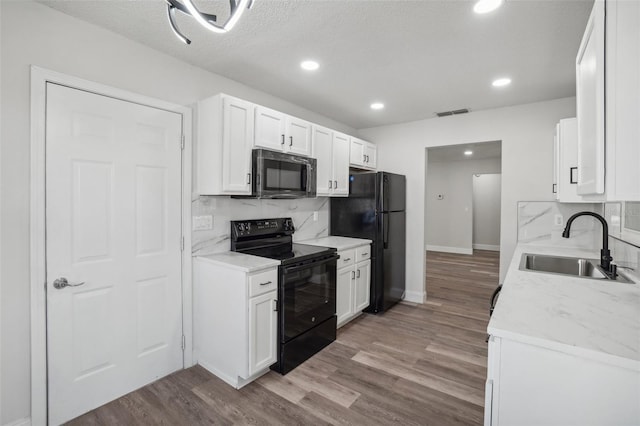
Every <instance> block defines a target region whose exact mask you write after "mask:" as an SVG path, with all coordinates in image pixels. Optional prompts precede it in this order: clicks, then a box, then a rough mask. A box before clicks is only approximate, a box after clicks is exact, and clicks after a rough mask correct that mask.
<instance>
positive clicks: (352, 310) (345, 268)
mask: <svg viewBox="0 0 640 426" xmlns="http://www.w3.org/2000/svg"><path fill="white" fill-rule="evenodd" d="M338 254H339V255H340V259H338V270H337V280H336V314H337V317H338V318H337V321H338V328H340V327H342V326H343V325H344V324H346V323H347V322H349V321H351V320H352V319H354V318H355V317H357V316H358V315H360V314H361V313H362V310H363V309H365V308H367V307H368V306H369V300H370V285H371V260H370V246H369V245H368V244H367V245H364V246H361V247H357V248H355V249H351V250H344V251H341V252H338Z"/></svg>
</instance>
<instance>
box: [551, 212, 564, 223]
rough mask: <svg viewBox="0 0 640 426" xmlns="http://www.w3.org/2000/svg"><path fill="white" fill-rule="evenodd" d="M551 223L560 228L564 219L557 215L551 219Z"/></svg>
mask: <svg viewBox="0 0 640 426" xmlns="http://www.w3.org/2000/svg"><path fill="white" fill-rule="evenodd" d="M553 223H554V224H555V225H556V226H562V225H563V224H564V217H562V215H561V214H557V215H555V216H554V217H553Z"/></svg>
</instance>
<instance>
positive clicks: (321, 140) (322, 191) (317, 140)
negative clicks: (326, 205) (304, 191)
mask: <svg viewBox="0 0 640 426" xmlns="http://www.w3.org/2000/svg"><path fill="white" fill-rule="evenodd" d="M313 152H314V155H315V157H316V159H317V161H318V163H317V167H318V170H317V184H316V193H317V195H319V196H320V195H330V194H331V192H332V189H333V184H334V182H333V149H332V141H331V130H329V129H325V128H324V127H318V126H313ZM347 167H349V165H348V164H347Z"/></svg>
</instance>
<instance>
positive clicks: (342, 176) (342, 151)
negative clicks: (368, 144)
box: [333, 133, 349, 196]
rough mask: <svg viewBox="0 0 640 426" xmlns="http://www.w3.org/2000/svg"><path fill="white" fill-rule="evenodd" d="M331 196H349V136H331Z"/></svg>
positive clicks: (335, 134) (337, 134) (336, 134)
mask: <svg viewBox="0 0 640 426" xmlns="http://www.w3.org/2000/svg"><path fill="white" fill-rule="evenodd" d="M333 195H338V196H348V195H349V136H347V135H343V134H341V133H334V134H333Z"/></svg>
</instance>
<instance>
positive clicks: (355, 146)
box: [349, 138, 364, 167]
mask: <svg viewBox="0 0 640 426" xmlns="http://www.w3.org/2000/svg"><path fill="white" fill-rule="evenodd" d="M349 163H350V164H351V165H352V166H357V167H362V166H364V141H361V140H360V139H356V138H351V147H350V153H349Z"/></svg>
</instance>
